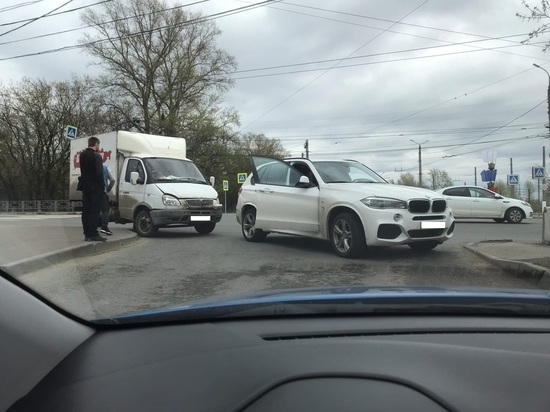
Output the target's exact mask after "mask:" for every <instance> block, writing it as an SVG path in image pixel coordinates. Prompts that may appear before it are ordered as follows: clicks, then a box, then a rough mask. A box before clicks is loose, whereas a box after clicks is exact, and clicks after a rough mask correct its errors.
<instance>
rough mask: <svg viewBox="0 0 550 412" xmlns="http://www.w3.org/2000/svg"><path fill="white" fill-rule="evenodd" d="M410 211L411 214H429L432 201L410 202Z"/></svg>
mask: <svg viewBox="0 0 550 412" xmlns="http://www.w3.org/2000/svg"><path fill="white" fill-rule="evenodd" d="M409 211H410V212H411V213H428V212H429V211H430V201H429V200H409Z"/></svg>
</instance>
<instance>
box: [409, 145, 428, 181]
mask: <svg viewBox="0 0 550 412" xmlns="http://www.w3.org/2000/svg"><path fill="white" fill-rule="evenodd" d="M409 140H410V141H411V142H413V143H416V144H417V145H418V186H420V187H422V145H423V144H424V143H428V142H429V140H426V141H424V142H422V143H418V142H415V141H414V140H413V139H409Z"/></svg>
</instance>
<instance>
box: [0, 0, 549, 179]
mask: <svg viewBox="0 0 550 412" xmlns="http://www.w3.org/2000/svg"><path fill="white" fill-rule="evenodd" d="M294 3H295V4H296V5H293V4H294ZM423 3H424V2H423V1H421V0H419V1H415V2H410V1H405V0H386V1H384V2H365V1H359V0H356V1H346V2H342V1H335V0H333V1H330V0H315V1H313V0H294V1H285V2H277V3H274V4H273V5H272V7H259V8H256V9H253V10H250V11H246V12H242V13H238V14H234V15H232V16H228V17H224V18H221V19H217V20H216V24H217V25H218V26H219V27H220V29H221V30H222V35H221V36H220V38H219V45H220V47H222V48H223V49H225V50H227V51H228V52H229V53H230V54H232V55H234V56H235V57H236V59H237V61H238V63H239V69H238V70H239V71H238V72H237V73H235V75H234V77H235V79H237V80H236V82H235V87H234V88H233V89H232V90H231V91H230V92H229V93H228V94H227V95H226V96H225V104H226V105H228V106H232V107H235V108H236V109H237V110H238V111H239V113H240V116H241V123H242V128H243V131H246V132H250V131H252V132H257V133H264V134H266V135H267V136H268V137H276V138H279V139H280V140H281V142H282V143H283V144H284V146H285V147H286V148H287V149H289V150H290V151H291V152H292V154H293V155H296V156H300V155H301V153H302V152H303V144H304V142H305V140H306V139H307V140H308V141H309V145H310V149H311V155H312V157H313V158H315V157H318V158H326V157H329V156H332V157H339V158H356V159H357V160H360V161H362V162H364V163H365V164H367V165H369V166H371V167H373V168H374V169H375V170H379V171H381V172H382V173H383V174H384V176H385V177H389V178H398V177H399V174H400V173H401V171H402V170H403V171H411V172H413V173H418V145H417V144H415V143H413V142H411V141H410V139H413V140H415V141H417V142H423V141H425V140H429V142H427V143H426V144H425V145H423V152H422V155H423V168H424V170H425V173H427V172H428V171H429V169H430V168H439V169H445V170H447V171H448V172H449V174H450V175H451V177H453V178H454V179H456V180H457V181H459V182H466V183H469V184H470V183H474V179H475V177H474V176H475V172H474V171H475V170H477V173H478V174H479V172H481V170H483V168H484V167H486V165H485V164H484V162H483V151H484V150H487V149H495V150H498V152H499V158H498V160H497V168H498V169H499V175H500V176H502V177H503V178H504V177H505V174H506V173H507V172H509V170H510V158H512V159H513V161H512V164H513V169H514V172H517V173H520V174H521V176H522V180H527V179H529V178H530V170H531V166H534V165H539V164H541V163H542V146H543V145H546V146H547V153H548V152H550V138H548V137H543V136H548V129H547V128H546V127H545V126H546V125H547V124H548V114H547V111H548V107H547V104H546V102H544V100H545V99H546V97H547V95H546V91H547V87H548V82H549V78H548V76H547V75H546V73H544V72H543V71H542V70H540V69H536V68H534V67H533V66H532V64H533V63H538V64H540V65H542V66H543V67H548V69H549V70H550V65H547V64H546V63H547V62H548V61H549V59H548V55H547V54H545V53H543V52H542V49H541V47H540V45H522V44H521V43H520V42H521V40H524V39H525V34H526V33H528V32H529V31H530V30H532V29H533V27H535V26H534V25H533V24H532V23H528V22H523V21H521V19H519V18H518V17H516V15H515V14H516V13H517V12H523V10H522V6H521V2H520V1H519V0H492V1H489V0H487V1H483V2H479V1H476V0H465V1H461V2H449V1H441V0H431V1H428V2H426V3H425V4H423ZM85 4H87V2H86V1H84V0H80V1H78V0H77V1H75V2H74V4H73V5H72V6H73V7H78V6H82V5H85ZM247 4H249V3H246V2H242V1H236V0H235V1H229V0H227V1H225V0H224V1H223V2H222V1H212V2H207V3H203V4H200V5H197V6H194V7H192V9H193V10H195V11H199V10H200V11H203V13H205V14H211V13H215V12H220V11H224V10H228V9H233V8H238V7H243V6H244V5H247ZM297 5H298V6H297ZM420 5H422V6H421V7H419V8H418V9H417V10H415V11H413V10H414V9H415V8H417V7H418V6H420ZM300 6H306V7H300ZM51 7H53V6H52V4H51V3H50V2H48V6H45V5H43V6H42V9H40V10H39V9H34V8H33V10H29V9H18V10H17V11H13V12H10V13H3V14H2V17H3V18H4V19H5V21H8V20H9V19H14V18H15V17H21V16H28V15H37V14H39V12H41V11H43V10H47V9H48V8H51ZM320 9H326V10H332V12H331V11H326V10H320ZM31 11H32V13H31ZM411 12H412V13H411ZM409 13H410V15H408V14H409ZM407 15H408V16H407ZM405 16H407V17H405ZM367 17H370V18H367ZM384 19H385V20H387V21H384ZM401 19H402V20H401ZM400 20H401V22H400V23H395V22H398V21H400ZM401 23H406V24H401ZM79 24H80V21H79V18H78V13H76V14H68V15H64V16H59V17H58V18H53V17H52V18H50V19H48V20H47V21H46V19H44V21H42V22H36V23H34V24H31V25H29V26H28V27H27V28H25V30H23V29H22V30H21V31H20V32H15V33H13V34H11V35H8V36H4V37H0V42H2V41H7V40H14V39H19V38H23V37H30V36H33V35H39V34H44V33H48V32H52V31H56V30H62V29H64V28H72V27H77V26H78V25H79ZM79 36H80V35H79V32H75V33H72V34H68V35H65V36H61V35H59V36H53V37H47V38H43V39H40V40H35V41H30V42H21V43H15V44H10V45H0V57H6V56H12V55H16V54H24V53H33V52H37V51H41V50H47V49H51V48H55V47H62V46H66V45H74V44H76V39H78V38H79ZM539 40H540V39H539ZM539 40H537V42H538V41H539ZM464 42H470V43H468V44H463V43H464ZM453 43H455V44H453ZM456 43H462V44H456ZM420 49H423V50H420ZM326 60H332V61H328V62H326ZM87 63H88V60H87V58H86V56H85V55H82V54H80V53H77V52H75V51H71V52H62V53H56V54H49V55H48V54H46V55H43V56H39V57H29V58H25V59H19V60H7V61H1V62H0V71H1V72H2V73H3V75H2V80H3V82H4V83H5V82H6V81H9V80H10V79H17V78H18V77H20V76H23V75H27V76H31V77H43V78H46V79H48V80H60V79H63V78H69V77H70V75H71V73H73V72H74V73H77V74H84V73H86V72H87V71H88V70H89V69H88V68H87ZM305 63H311V64H305ZM290 65H293V66H290ZM274 66H287V67H280V68H272V69H270V70H257V69H265V68H270V67H274ZM344 66H349V67H344ZM249 70H254V71H249ZM306 70H311V71H306ZM260 75H269V76H265V77H252V76H260ZM484 142H485V143H484ZM481 143H483V144H481ZM478 184H481V183H480V179H478Z"/></svg>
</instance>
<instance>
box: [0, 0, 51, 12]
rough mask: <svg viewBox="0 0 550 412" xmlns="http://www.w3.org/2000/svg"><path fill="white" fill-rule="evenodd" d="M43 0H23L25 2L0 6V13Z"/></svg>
mask: <svg viewBox="0 0 550 412" xmlns="http://www.w3.org/2000/svg"><path fill="white" fill-rule="evenodd" d="M43 1H45V0H34V1H27V2H25V3H19V4H13V5H11V6H6V7H2V8H0V13H3V12H6V11H12V10H16V9H20V8H22V7H28V6H32V5H33V4H36V3H41V2H43Z"/></svg>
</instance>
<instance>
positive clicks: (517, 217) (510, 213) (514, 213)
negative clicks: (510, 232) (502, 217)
mask: <svg viewBox="0 0 550 412" xmlns="http://www.w3.org/2000/svg"><path fill="white" fill-rule="evenodd" d="M506 220H507V221H508V223H521V221H522V220H523V214H522V213H521V210H520V209H518V208H517V207H513V208H511V209H508V210H507V211H506Z"/></svg>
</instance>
